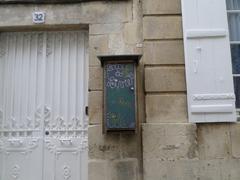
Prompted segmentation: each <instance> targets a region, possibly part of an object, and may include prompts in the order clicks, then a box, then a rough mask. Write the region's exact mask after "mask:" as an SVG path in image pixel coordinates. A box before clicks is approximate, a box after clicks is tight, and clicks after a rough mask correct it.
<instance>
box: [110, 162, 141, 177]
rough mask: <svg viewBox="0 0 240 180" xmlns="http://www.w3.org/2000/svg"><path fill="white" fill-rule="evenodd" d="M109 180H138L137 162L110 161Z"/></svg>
mask: <svg viewBox="0 0 240 180" xmlns="http://www.w3.org/2000/svg"><path fill="white" fill-rule="evenodd" d="M111 167H112V168H111V169H110V172H111V180H138V179H139V178H138V160H137V159H132V158H131V159H123V160H116V161H112V163H111Z"/></svg>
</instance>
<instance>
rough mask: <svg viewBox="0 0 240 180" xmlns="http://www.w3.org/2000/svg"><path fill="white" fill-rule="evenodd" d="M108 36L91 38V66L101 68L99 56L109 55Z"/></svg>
mask: <svg viewBox="0 0 240 180" xmlns="http://www.w3.org/2000/svg"><path fill="white" fill-rule="evenodd" d="M108 40H109V38H108V35H95V36H91V35H90V36H89V65H90V66H100V61H99V59H98V58H97V56H98V55H101V54H108V51H109V49H108Z"/></svg>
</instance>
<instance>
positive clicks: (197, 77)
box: [182, 0, 236, 122]
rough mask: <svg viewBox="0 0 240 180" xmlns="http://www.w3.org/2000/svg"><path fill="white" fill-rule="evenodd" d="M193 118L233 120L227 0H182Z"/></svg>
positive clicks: (233, 106) (189, 100)
mask: <svg viewBox="0 0 240 180" xmlns="http://www.w3.org/2000/svg"><path fill="white" fill-rule="evenodd" d="M182 14H183V30H184V49H185V65H186V76H187V93H188V114H189V120H190V122H234V121H236V113H235V95H234V90H233V89H234V88H233V78H232V66H231V55H230V43H229V34H228V23H227V12H226V3H225V0H182Z"/></svg>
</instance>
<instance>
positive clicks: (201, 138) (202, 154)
mask: <svg viewBox="0 0 240 180" xmlns="http://www.w3.org/2000/svg"><path fill="white" fill-rule="evenodd" d="M197 129H198V131H197V135H198V147H199V158H200V159H224V158H225V159H227V158H229V157H230V155H231V141H230V128H229V124H224V123H222V124H198V125H197Z"/></svg>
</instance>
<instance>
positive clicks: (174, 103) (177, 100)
mask: <svg viewBox="0 0 240 180" xmlns="http://www.w3.org/2000/svg"><path fill="white" fill-rule="evenodd" d="M146 121H147V123H163V122H165V123H180V122H187V97H186V95H184V94H162V95H151V94H150V95H147V96H146Z"/></svg>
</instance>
